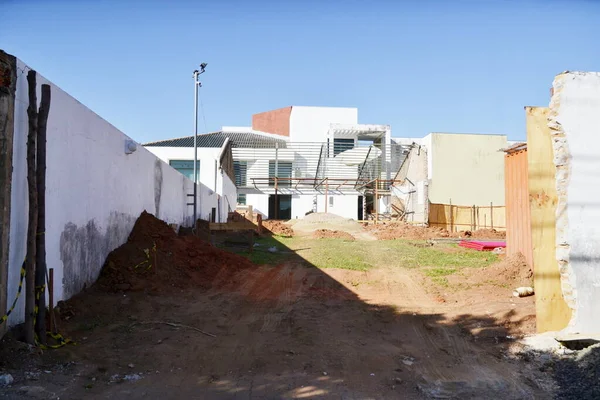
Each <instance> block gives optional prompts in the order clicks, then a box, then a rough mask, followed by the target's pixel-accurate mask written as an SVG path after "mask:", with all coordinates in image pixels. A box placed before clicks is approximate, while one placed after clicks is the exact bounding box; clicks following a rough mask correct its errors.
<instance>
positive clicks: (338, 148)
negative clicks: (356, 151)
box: [333, 139, 354, 156]
mask: <svg viewBox="0 0 600 400" xmlns="http://www.w3.org/2000/svg"><path fill="white" fill-rule="evenodd" d="M353 148H354V139H333V155H334V156H337V155H338V154H340V153H341V152H343V151H346V150H350V149H353Z"/></svg>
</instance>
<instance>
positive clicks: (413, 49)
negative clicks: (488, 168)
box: [0, 0, 600, 142]
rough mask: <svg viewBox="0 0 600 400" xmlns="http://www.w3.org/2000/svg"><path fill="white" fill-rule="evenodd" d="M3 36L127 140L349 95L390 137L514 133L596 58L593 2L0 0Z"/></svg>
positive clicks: (12, 49)
mask: <svg viewBox="0 0 600 400" xmlns="http://www.w3.org/2000/svg"><path fill="white" fill-rule="evenodd" d="M0 10H1V11H0V12H1V13H2V14H3V15H4V18H3V23H2V24H1V25H0V48H2V49H4V50H5V51H7V52H9V53H11V54H14V55H16V56H17V57H19V58H20V59H22V60H23V61H24V62H26V63H27V64H29V65H30V66H31V67H33V68H35V69H36V70H37V71H38V72H39V73H41V74H42V75H44V76H46V77H47V78H48V79H50V80H51V81H52V82H54V83H55V84H57V85H59V86H60V87H62V88H63V89H64V90H66V91H67V92H68V93H70V94H71V95H72V96H74V97H75V98H77V99H78V100H79V101H81V102H82V103H84V104H85V105H87V106H88V107H89V108H91V109H92V110H93V111H95V112H96V113H98V114H99V115H100V116H102V117H103V118H105V119H106V120H108V121H109V122H111V123H112V124H113V125H115V126H116V127H118V128H119V129H121V130H122V131H124V132H125V133H126V134H128V135H129V136H131V137H133V138H134V139H136V140H138V141H140V142H146V141H152V140H159V139H163V138H169V137H178V136H185V135H188V134H192V132H193V81H192V71H193V70H194V69H195V68H197V65H198V64H199V63H201V62H207V63H208V67H207V70H206V73H205V74H204V75H202V76H201V77H202V81H203V84H204V86H203V88H202V89H201V99H202V103H203V105H204V107H203V108H204V114H205V117H206V128H205V124H204V121H203V118H202V116H201V117H200V123H199V130H200V131H201V132H204V131H206V130H208V131H212V130H217V129H219V128H220V127H221V126H223V125H238V126H249V125H250V124H251V115H252V114H253V113H256V112H261V111H266V110H270V109H275V108H280V107H284V106H288V105H318V106H352V107H358V109H359V122H361V123H378V124H390V125H392V132H393V136H395V137H421V136H424V135H426V134H427V133H428V132H474V133H505V134H507V135H508V136H509V138H510V139H515V140H520V139H524V137H525V115H524V110H523V107H524V106H528V105H538V106H547V105H548V102H549V89H550V87H551V85H552V80H553V78H554V76H555V75H556V74H557V73H560V72H562V71H564V70H587V71H598V70H600V47H598V38H600V23H599V21H600V1H585V0H580V1H578V0H571V1H559V0H543V1H527V0H523V1H516V0H503V1H492V0H487V1H486V0H479V1H468V0H455V1H450V0H448V1H428V0H422V1H400V0H398V1H392V0H389V1H377V0H372V1H342V0H337V1H336V0H330V1H317V0H306V1H228V0H221V1H172V2H167V1H152V0H148V1H135V0H131V1H108V0H107V1H91V0H90V1H85V0H80V1H75V0H65V1H59V0H44V1H42V0H0Z"/></svg>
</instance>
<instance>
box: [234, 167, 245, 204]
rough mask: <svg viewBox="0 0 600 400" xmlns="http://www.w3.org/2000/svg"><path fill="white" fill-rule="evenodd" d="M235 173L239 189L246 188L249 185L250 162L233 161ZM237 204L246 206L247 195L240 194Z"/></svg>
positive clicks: (236, 184)
mask: <svg viewBox="0 0 600 400" xmlns="http://www.w3.org/2000/svg"><path fill="white" fill-rule="evenodd" d="M233 173H234V175H235V186H236V187H238V188H240V187H245V186H246V185H247V184H248V182H247V180H248V178H247V177H248V161H238V160H233ZM237 203H238V205H241V206H245V205H246V194H242V193H240V194H238V195H237Z"/></svg>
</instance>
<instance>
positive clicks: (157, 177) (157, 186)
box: [154, 159, 163, 218]
mask: <svg viewBox="0 0 600 400" xmlns="http://www.w3.org/2000/svg"><path fill="white" fill-rule="evenodd" d="M162 184H163V171H162V161H161V160H159V159H157V160H156V162H155V163H154V207H155V212H156V214H155V216H156V218H160V196H161V194H162Z"/></svg>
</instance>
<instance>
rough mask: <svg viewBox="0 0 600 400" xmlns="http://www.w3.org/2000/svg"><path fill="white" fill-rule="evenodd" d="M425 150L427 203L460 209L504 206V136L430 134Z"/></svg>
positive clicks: (426, 138)
mask: <svg viewBox="0 0 600 400" xmlns="http://www.w3.org/2000/svg"><path fill="white" fill-rule="evenodd" d="M423 143H424V144H425V145H426V146H427V147H428V152H427V154H428V157H429V160H428V163H429V165H428V174H429V178H430V180H431V181H430V183H429V201H430V202H431V203H437V204H448V203H449V201H450V199H452V204H454V205H460V206H473V205H476V206H489V205H490V202H492V203H494V205H495V206H501V205H504V201H505V198H504V153H502V152H500V151H499V150H501V149H503V148H506V146H507V141H506V135H478V134H452V133H432V134H430V135H428V136H427V137H425V138H424V139H423Z"/></svg>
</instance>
